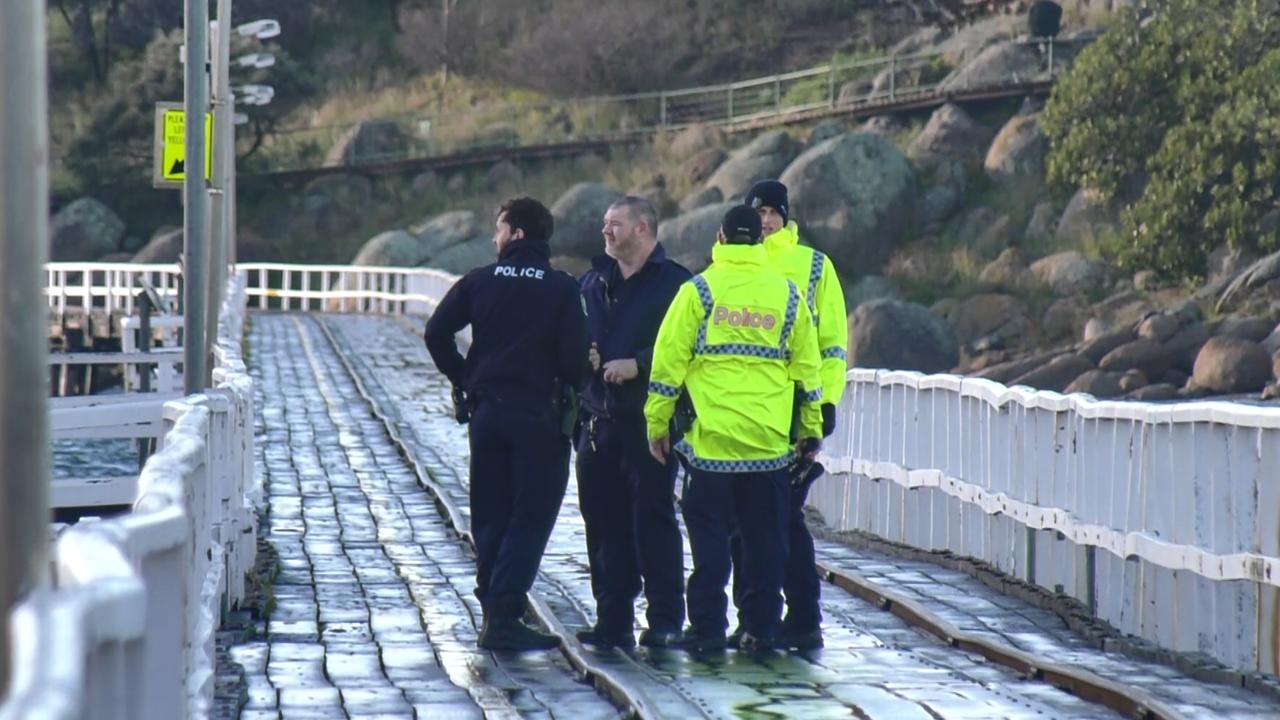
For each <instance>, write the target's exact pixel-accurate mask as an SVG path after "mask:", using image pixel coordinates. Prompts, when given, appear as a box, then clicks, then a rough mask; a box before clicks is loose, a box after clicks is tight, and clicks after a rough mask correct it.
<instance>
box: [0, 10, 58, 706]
mask: <svg viewBox="0 0 1280 720" xmlns="http://www.w3.org/2000/svg"><path fill="white" fill-rule="evenodd" d="M45 42H46V41H45V4H44V0H4V1H3V2H0V548H3V551H0V698H3V697H4V696H5V695H6V694H8V690H9V673H10V670H11V669H12V668H10V658H9V652H10V648H9V612H10V609H11V608H12V607H13V606H14V605H15V604H17V603H18V602H20V601H21V600H22V598H23V597H24V596H25V595H26V594H27V593H28V592H30V591H31V590H32V589H33V588H34V587H36V586H37V585H39V584H41V583H42V582H43V581H44V578H45V577H46V576H47V575H48V545H49V530H48V527H49V465H50V459H49V454H50V450H49V415H48V407H47V405H46V403H47V402H48V395H49V390H48V382H49V370H48V368H47V367H46V364H47V363H48V353H49V338H48V331H49V328H48V325H47V320H46V318H45V313H44V311H43V310H41V309H40V308H43V307H44V305H45V300H44V287H43V282H44V277H45V274H44V265H45V262H46V260H48V256H49V216H48V208H49V165H48V162H49V160H48V158H49V130H48V99H47V96H46V91H45V77H46V74H45V73H46V59H45Z"/></svg>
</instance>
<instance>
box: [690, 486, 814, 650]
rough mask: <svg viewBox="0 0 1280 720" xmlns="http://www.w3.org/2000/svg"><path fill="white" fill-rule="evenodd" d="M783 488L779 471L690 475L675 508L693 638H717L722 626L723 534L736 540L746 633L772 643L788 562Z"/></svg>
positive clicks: (726, 539)
mask: <svg viewBox="0 0 1280 720" xmlns="http://www.w3.org/2000/svg"><path fill="white" fill-rule="evenodd" d="M788 489H789V486H788V481H787V473H786V471H785V470H776V471H771V472H751V473H716V472H705V471H701V470H694V471H693V472H692V477H691V479H690V482H689V485H688V487H687V488H686V489H685V493H684V498H683V499H682V503H681V506H682V508H683V511H684V522H685V526H686V527H687V528H688V530H689V545H690V547H691V549H692V550H693V573H692V574H690V575H689V624H690V625H691V626H692V631H693V632H694V633H695V634H697V635H704V636H723V635H724V632H725V629H726V627H727V626H728V624H729V623H728V619H727V618H726V616H725V615H726V612H727V610H728V604H729V602H728V598H727V597H726V595H725V586H726V585H727V584H728V582H729V572H730V554H729V534H730V531H731V530H732V528H733V527H734V526H735V525H736V526H737V527H738V532H739V533H740V535H741V537H742V562H741V564H740V565H739V572H740V573H741V574H742V577H741V582H742V600H741V602H740V605H739V606H740V608H741V609H742V617H743V622H744V624H745V629H746V630H747V631H748V632H750V633H751V634H752V635H755V636H756V637H758V638H767V639H773V638H774V637H775V636H776V635H777V633H778V626H779V623H780V622H781V619H782V582H783V575H784V565H785V563H786V559H787V537H788V533H787V513H788V502H787V493H788Z"/></svg>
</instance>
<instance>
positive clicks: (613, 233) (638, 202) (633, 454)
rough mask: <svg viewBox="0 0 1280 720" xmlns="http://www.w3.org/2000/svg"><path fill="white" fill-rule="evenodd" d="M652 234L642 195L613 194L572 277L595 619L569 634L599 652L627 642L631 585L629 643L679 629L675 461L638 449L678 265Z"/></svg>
mask: <svg viewBox="0 0 1280 720" xmlns="http://www.w3.org/2000/svg"><path fill="white" fill-rule="evenodd" d="M657 230H658V214H657V213H656V212H655V211H654V209H653V205H652V204H650V203H649V201H648V200H645V199H643V198H639V197H632V196H627V197H624V198H621V199H619V200H618V201H617V202H615V203H613V205H611V206H610V207H609V209H608V210H607V211H606V212H605V216H604V227H603V228H602V235H603V236H604V254H603V255H600V256H598V257H596V258H594V259H593V260H592V262H591V269H590V270H588V271H587V272H586V274H584V275H583V276H582V279H581V281H580V282H581V285H582V297H583V299H584V300H585V302H586V306H587V324H588V328H589V331H590V334H591V342H592V357H593V359H594V363H593V370H594V372H593V373H592V375H591V380H590V381H589V382H588V383H587V387H586V390H584V391H583V394H582V429H581V432H580V434H579V436H578V440H577V445H576V448H577V451H578V456H577V457H578V461H577V467H578V499H579V504H580V506H581V508H582V519H583V521H584V524H585V525H586V531H587V557H588V559H589V562H590V567H591V591H592V594H593V595H594V596H595V600H596V624H595V626H594V627H592V628H590V629H589V630H584V631H582V632H579V633H578V639H579V640H580V641H582V642H584V643H588V644H591V645H595V646H596V647H600V648H605V647H632V646H634V645H635V643H636V640H635V635H634V630H633V627H634V625H635V600H636V597H637V596H638V595H639V594H640V590H641V587H643V589H644V594H645V599H646V601H647V609H646V619H647V620H648V624H649V627H648V628H647V629H646V630H645V631H644V632H643V633H641V635H640V644H641V645H645V646H648V647H666V646H669V645H671V644H672V643H673V642H675V641H676V640H678V639H679V637H680V631H681V627H682V626H683V625H684V542H683V540H682V539H681V537H680V526H679V524H678V523H677V522H676V506H675V479H676V470H677V464H676V462H675V460H674V459H673V458H668V459H667V461H666V462H658V461H657V460H655V459H654V458H653V457H651V456H650V455H649V447H648V444H647V443H646V442H645V429H644V401H645V392H646V388H647V386H648V383H649V367H650V365H651V364H652V361H653V342H654V340H655V339H656V337H657V335H658V326H659V325H660V324H661V323H662V316H663V315H664V314H665V313H666V311H667V306H668V305H670V304H671V298H673V297H675V295H676V291H678V290H679V289H680V286H681V285H682V284H684V283H685V281H687V280H688V279H689V271H688V270H685V269H684V268H683V267H682V266H681V265H680V264H679V263H677V262H675V261H674V260H672V259H670V258H668V257H667V254H666V251H665V250H664V249H663V247H662V245H661V243H659V242H658V240H657Z"/></svg>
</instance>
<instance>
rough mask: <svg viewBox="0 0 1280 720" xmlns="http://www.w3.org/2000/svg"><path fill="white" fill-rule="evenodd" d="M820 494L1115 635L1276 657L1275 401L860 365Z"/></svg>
mask: <svg viewBox="0 0 1280 720" xmlns="http://www.w3.org/2000/svg"><path fill="white" fill-rule="evenodd" d="M840 411H841V414H840V417H841V422H840V425H839V428H840V429H839V432H837V434H836V436H834V437H832V438H831V440H830V442H829V443H828V445H827V447H826V449H825V455H826V457H825V458H824V459H825V461H826V463H827V467H828V470H829V471H830V472H829V474H828V475H827V476H826V477H825V478H823V479H822V480H820V481H819V482H818V484H817V485H815V487H814V490H813V492H812V494H811V496H810V502H811V503H812V504H813V505H814V506H815V507H816V508H817V509H818V510H820V511H821V512H822V514H823V516H824V517H825V518H826V520H827V522H828V523H830V524H831V525H832V526H833V527H835V528H837V529H840V530H848V529H856V530H861V531H864V532H868V533H871V534H873V535H877V536H879V537H882V538H884V539H887V540H890V541H893V542H898V543H904V544H906V545H910V546H914V547H917V548H924V549H928V550H948V551H951V552H953V553H955V554H957V555H961V556H964V557H970V558H976V559H980V560H984V561H986V562H988V563H990V564H991V565H993V566H994V567H996V568H997V569H999V570H1001V571H1003V572H1005V573H1008V574H1010V575H1013V576H1016V577H1019V578H1022V579H1025V580H1028V581H1030V582H1033V583H1035V584H1038V585H1040V586H1042V587H1045V588H1047V589H1050V590H1060V591H1062V592H1066V593H1068V594H1070V595H1072V596H1074V597H1076V598H1078V599H1079V600H1081V601H1082V602H1083V603H1084V604H1085V605H1086V606H1088V607H1090V608H1092V609H1094V611H1095V613H1096V614H1097V616H1098V617H1100V618H1102V619H1104V620H1106V621H1108V622H1110V623H1111V624H1112V625H1114V626H1116V627H1117V628H1119V629H1120V630H1122V631H1124V632H1127V633H1130V634H1133V635H1137V636H1140V637H1143V638H1146V639H1148V640H1150V641H1152V642H1154V643H1156V644H1158V645H1160V646H1162V647H1165V648H1171V649H1175V650H1179V651H1200V652H1204V653H1206V654H1208V655H1210V656H1212V657H1214V658H1216V659H1218V660H1219V661H1221V662H1224V663H1226V664H1228V665H1230V666H1232V667H1236V668H1240V669H1246V670H1261V671H1264V672H1268V673H1273V674H1274V673H1276V672H1277V671H1278V670H1280V663H1278V657H1277V651H1278V650H1277V637H1280V635H1278V633H1280V617H1278V616H1277V614H1278V613H1280V603H1278V602H1277V601H1278V599H1280V408H1268V407H1259V406H1251V405H1242V404H1234V403H1225V402H1194V403H1178V404H1172V405H1156V404H1147V403H1133V402H1100V401H1097V400H1094V399H1093V398H1092V397H1089V396H1087V395H1071V396H1063V395H1059V394H1057V393H1051V392H1037V391H1033V390H1031V389H1030V388H1025V387H1014V388H1006V387H1004V386H1002V385H999V384H997V383H993V382H990V381H987V380H978V379H969V378H964V379H962V378H959V377H955V376H947V375H941V376H922V375H919V374H918V373H906V372H888V371H875V370H851V371H850V372H849V386H848V391H847V392H846V395H845V399H844V401H843V402H842V406H841V408H840Z"/></svg>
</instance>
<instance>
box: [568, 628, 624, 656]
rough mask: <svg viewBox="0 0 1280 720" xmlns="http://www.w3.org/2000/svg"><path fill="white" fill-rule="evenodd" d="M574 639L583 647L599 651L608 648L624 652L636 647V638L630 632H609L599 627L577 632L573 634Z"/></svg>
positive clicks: (607, 629)
mask: <svg viewBox="0 0 1280 720" xmlns="http://www.w3.org/2000/svg"><path fill="white" fill-rule="evenodd" d="M575 637H577V638H578V642H580V643H582V644H583V645H592V646H594V647H596V648H597V649H600V650H606V649H609V648H622V649H624V650H626V649H630V648H633V647H635V646H636V637H635V635H632V634H631V633H630V632H628V631H625V630H616V631H615V630H610V629H609V628H602V627H600V626H599V625H596V626H595V627H592V628H588V629H586V630H579V631H578V632H577V633H576V634H575Z"/></svg>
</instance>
